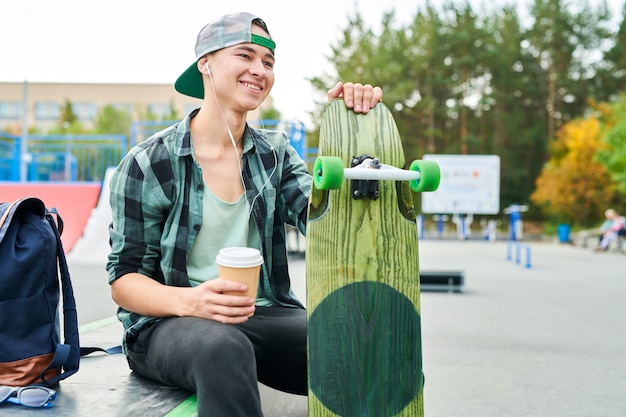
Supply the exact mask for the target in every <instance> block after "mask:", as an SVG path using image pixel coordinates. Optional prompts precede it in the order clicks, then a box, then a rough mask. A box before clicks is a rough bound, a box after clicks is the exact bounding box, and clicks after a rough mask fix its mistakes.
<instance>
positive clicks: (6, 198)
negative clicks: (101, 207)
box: [0, 182, 101, 253]
mask: <svg viewBox="0 0 626 417" xmlns="http://www.w3.org/2000/svg"><path fill="white" fill-rule="evenodd" d="M100 189H101V184H100V183H47V182H46V183H43V182H37V183H15V182H0V202H10V201H14V200H17V199H19V198H23V197H37V198H39V199H41V200H42V201H43V202H44V204H45V205H46V207H47V208H48V209H50V208H53V207H54V208H56V209H57V211H58V212H59V215H60V216H61V218H62V219H63V225H64V229H63V233H62V234H61V242H63V249H64V251H65V253H69V251H71V250H72V247H73V246H74V243H76V241H77V240H78V239H79V238H80V237H81V235H82V234H83V230H84V228H85V225H86V224H87V220H89V216H90V215H91V211H92V210H93V209H94V208H95V207H96V204H97V203H98V198H99V196H100Z"/></svg>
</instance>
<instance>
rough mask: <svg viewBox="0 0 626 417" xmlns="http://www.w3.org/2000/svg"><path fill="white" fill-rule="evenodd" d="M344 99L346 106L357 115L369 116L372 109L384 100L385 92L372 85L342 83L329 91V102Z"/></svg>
mask: <svg viewBox="0 0 626 417" xmlns="http://www.w3.org/2000/svg"><path fill="white" fill-rule="evenodd" d="M339 97H343V99H344V101H345V103H346V106H347V107H348V108H349V109H352V110H354V112H355V113H363V114H367V112H369V111H370V109H371V108H372V107H374V106H375V105H376V104H377V103H378V102H380V101H382V99H383V90H382V89H381V88H380V87H372V86H371V85H370V84H365V85H363V84H360V83H356V84H355V83H350V82H348V83H342V82H338V83H337V85H336V86H334V87H333V88H331V89H330V90H328V101H330V100H332V99H335V98H339Z"/></svg>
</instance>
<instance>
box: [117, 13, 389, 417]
mask: <svg viewBox="0 0 626 417" xmlns="http://www.w3.org/2000/svg"><path fill="white" fill-rule="evenodd" d="M274 49H275V43H274V41H273V40H272V39H271V37H270V34H269V30H268V29H267V26H266V25H265V23H264V22H263V21H262V20H261V19H259V18H257V17H256V16H253V15H251V14H248V13H239V14H234V15H227V16H223V17H221V18H220V19H218V20H216V21H214V22H212V23H209V24H208V25H207V26H205V27H204V28H203V29H202V30H201V31H200V33H199V35H198V38H197V42H196V61H195V62H194V63H193V64H192V65H191V66H190V67H189V68H187V70H186V71H185V72H184V73H183V74H182V75H181V76H180V77H179V79H178V80H177V81H176V84H175V87H176V89H177V90H178V91H179V92H181V93H183V94H186V95H190V96H193V97H198V98H202V99H203V102H202V106H201V107H200V109H197V110H194V111H193V112H192V113H191V114H190V115H189V116H188V117H187V118H185V119H184V120H182V121H181V122H179V123H177V124H175V125H174V126H171V127H170V128H168V129H165V130H164V131H162V132H159V133H157V134H155V135H153V136H152V137H151V138H150V139H148V140H146V141H145V142H143V143H141V144H139V145H138V146H136V147H135V148H134V149H132V150H131V151H130V152H129V154H128V155H127V156H126V157H125V158H124V159H123V160H122V162H121V163H120V165H119V167H118V168H117V170H116V172H115V174H114V176H113V178H112V180H111V195H110V199H111V207H112V211H113V222H112V224H111V228H110V237H111V253H110V255H109V261H108V263H107V270H108V272H109V282H110V284H111V293H112V297H113V299H114V300H115V302H116V303H117V304H118V305H119V306H120V309H119V312H118V317H119V319H120V320H121V321H122V323H123V324H124V328H125V334H124V341H123V345H124V351H125V353H126V354H127V357H128V362H129V364H130V367H131V368H132V369H133V370H134V371H136V372H137V373H139V374H140V375H143V376H145V377H148V378H152V379H154V380H157V381H160V382H162V383H165V384H169V385H173V386H178V387H182V388H184V389H187V390H189V391H193V392H196V393H197V396H198V415H199V416H207V415H211V416H245V417H251V416H261V415H262V413H261V404H260V399H259V392H258V385H257V380H258V381H261V382H263V383H264V384H266V385H268V386H270V387H274V388H276V389H280V390H283V391H286V392H291V393H297V394H306V393H307V373H306V371H307V366H306V312H305V311H304V308H303V306H302V303H301V302H300V301H299V300H298V299H297V298H296V297H295V295H294V293H293V291H292V289H291V284H290V279H289V273H288V268H287V255H286V247H285V227H284V226H285V223H286V224H290V225H293V226H296V227H297V228H298V229H299V230H300V231H301V232H302V233H304V232H305V227H306V215H307V205H308V197H309V193H310V188H311V178H310V176H309V175H308V174H307V172H306V166H305V164H304V162H303V161H302V160H301V158H300V157H299V156H298V154H297V153H296V151H295V150H294V149H293V148H292V147H291V146H290V145H289V143H288V139H287V137H286V136H285V135H284V134H283V133H281V132H276V131H269V130H254V129H252V128H250V127H249V126H248V125H247V124H246V115H247V113H248V112H249V111H251V110H254V109H256V108H257V107H259V105H261V103H262V102H263V101H264V100H265V99H266V98H267V96H268V95H269V93H270V90H271V88H272V86H273V84H274V72H273V68H274V63H275V56H274ZM337 97H343V98H344V100H345V102H346V105H347V106H348V107H350V108H352V109H353V110H354V111H355V112H363V113H367V112H368V111H369V109H370V108H371V107H373V106H375V105H376V103H378V102H379V101H380V100H381V98H382V91H381V90H380V88H378V87H375V88H373V87H372V86H370V85H361V84H352V83H346V84H343V83H338V84H337V85H336V86H335V87H334V88H333V89H331V90H330V91H329V92H328V98H329V99H333V98H337ZM226 246H248V247H252V248H257V249H259V250H260V251H261V254H262V255H263V258H264V263H263V267H262V272H261V275H260V279H259V288H258V294H257V297H256V299H255V298H254V297H244V296H237V295H226V294H224V292H230V291H239V292H242V293H243V292H244V291H245V290H246V287H245V285H243V284H241V283H238V282H235V281H229V280H224V279H221V278H220V277H219V273H218V270H217V266H216V264H215V257H216V255H217V253H218V251H219V249H221V248H223V247H226ZM251 313H254V314H253V315H252V316H250V314H251Z"/></svg>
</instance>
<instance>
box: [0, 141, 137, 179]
mask: <svg viewBox="0 0 626 417" xmlns="http://www.w3.org/2000/svg"><path fill="white" fill-rule="evenodd" d="M22 147H24V149H22ZM127 150H128V140H127V138H126V136H124V135H29V136H28V137H27V138H26V139H23V138H21V137H19V136H14V135H10V134H6V133H0V181H102V180H103V179H104V174H105V171H106V169H107V168H108V167H110V166H116V165H117V164H118V163H119V161H120V160H121V158H122V156H124V154H125V153H126V152H127Z"/></svg>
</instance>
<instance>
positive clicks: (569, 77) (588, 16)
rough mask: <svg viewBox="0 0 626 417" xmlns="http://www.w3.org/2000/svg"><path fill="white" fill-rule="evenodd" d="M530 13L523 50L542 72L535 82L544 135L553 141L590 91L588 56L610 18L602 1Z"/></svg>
mask: <svg viewBox="0 0 626 417" xmlns="http://www.w3.org/2000/svg"><path fill="white" fill-rule="evenodd" d="M530 12H531V16H532V18H533V20H534V22H533V25H532V27H531V28H530V29H529V30H528V31H527V34H526V36H527V40H528V42H529V48H528V50H529V52H530V53H531V54H532V56H533V57H535V59H536V60H537V62H538V63H539V64H540V65H541V68H542V69H543V76H542V78H541V79H540V80H539V82H540V83H541V85H542V87H543V88H544V92H545V97H546V99H545V110H546V112H547V116H548V119H547V122H548V130H547V132H546V134H547V138H548V140H552V139H553V138H554V137H555V132H556V129H558V128H559V126H561V125H562V124H563V123H565V122H567V121H568V120H571V119H573V118H574V117H576V116H577V115H580V114H582V112H583V110H584V107H585V106H586V99H587V97H588V96H589V94H590V92H591V91H590V89H589V86H591V85H592V83H590V82H587V81H588V80H590V79H591V78H593V77H594V76H595V67H596V65H597V63H596V62H590V59H589V57H590V54H589V53H588V52H589V51H593V50H594V49H596V48H598V47H599V46H600V45H601V42H602V40H603V39H604V37H605V36H606V35H607V33H606V30H605V23H606V22H607V21H608V19H609V17H610V15H609V12H608V8H607V6H606V2H605V1H604V0H603V1H601V2H600V4H599V5H598V6H597V7H596V8H594V9H592V8H591V7H590V6H589V4H588V3H587V4H585V3H583V2H582V1H579V2H578V4H574V3H566V2H565V1H564V0H535V1H534V4H533V6H532V7H531V10H530Z"/></svg>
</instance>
